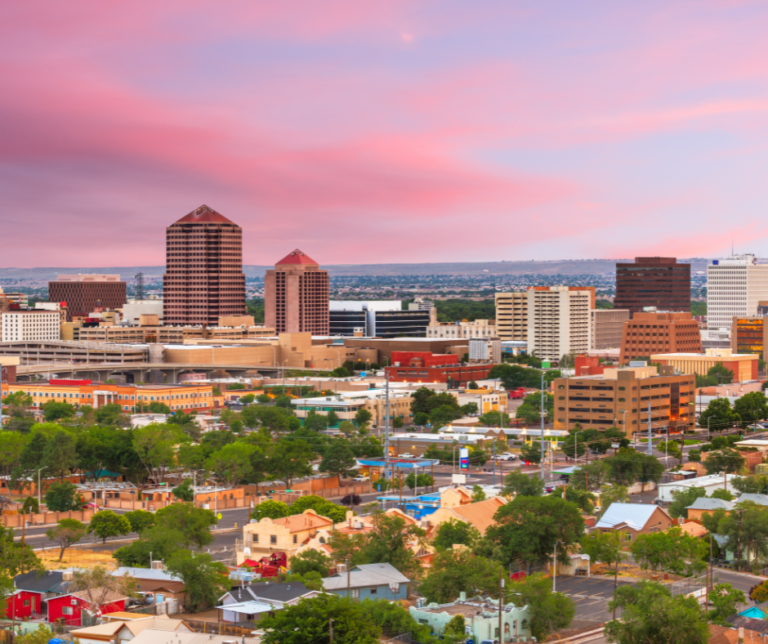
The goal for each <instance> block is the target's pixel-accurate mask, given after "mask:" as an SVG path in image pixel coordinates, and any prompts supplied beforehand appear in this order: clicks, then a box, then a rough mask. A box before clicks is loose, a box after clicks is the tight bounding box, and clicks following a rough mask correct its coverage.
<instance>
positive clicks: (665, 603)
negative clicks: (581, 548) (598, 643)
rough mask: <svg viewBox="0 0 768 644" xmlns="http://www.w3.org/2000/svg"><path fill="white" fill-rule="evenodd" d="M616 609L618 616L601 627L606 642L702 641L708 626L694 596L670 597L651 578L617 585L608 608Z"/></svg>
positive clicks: (659, 643)
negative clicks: (618, 586)
mask: <svg viewBox="0 0 768 644" xmlns="http://www.w3.org/2000/svg"><path fill="white" fill-rule="evenodd" d="M617 609H620V610H621V611H622V612H621V618H620V619H614V620H613V621H610V622H608V623H607V624H606V626H605V636H606V639H608V641H611V642H616V643H617V644H640V643H642V644H670V643H671V642H675V644H706V643H707V642H708V641H709V627H708V626H707V621H706V619H705V618H704V612H703V610H702V608H701V606H699V602H698V600H697V599H696V598H695V597H688V596H685V595H675V596H674V597H673V596H672V593H671V592H670V590H669V588H667V587H666V586H664V585H662V584H660V583H658V582H655V581H641V582H638V583H637V584H630V585H626V586H621V587H620V588H619V589H618V590H617V591H616V595H615V597H614V599H613V600H612V601H611V602H610V603H609V604H608V610H613V611H616V610H617Z"/></svg>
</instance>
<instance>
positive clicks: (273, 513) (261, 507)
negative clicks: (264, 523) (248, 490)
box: [251, 499, 288, 521]
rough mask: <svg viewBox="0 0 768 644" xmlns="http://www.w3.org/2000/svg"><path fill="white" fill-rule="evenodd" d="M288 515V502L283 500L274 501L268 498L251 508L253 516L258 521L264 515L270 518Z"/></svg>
mask: <svg viewBox="0 0 768 644" xmlns="http://www.w3.org/2000/svg"><path fill="white" fill-rule="evenodd" d="M287 516H288V504H287V503H283V502H282V501H273V500H272V499H267V500H266V501H262V502H261V503H258V504H257V505H256V507H254V508H253V510H251V518H252V519H256V521H261V520H262V519H263V518H264V517H269V518H270V519H282V518H283V517H287Z"/></svg>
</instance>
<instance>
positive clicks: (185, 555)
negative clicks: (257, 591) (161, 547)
mask: <svg viewBox="0 0 768 644" xmlns="http://www.w3.org/2000/svg"><path fill="white" fill-rule="evenodd" d="M166 567H167V568H168V572H170V573H173V574H175V575H177V576H178V577H179V578H181V580H182V581H183V582H184V591H185V595H184V597H185V598H184V605H185V607H186V609H187V610H188V611H189V612H190V613H200V612H202V611H206V610H209V609H210V608H212V607H214V606H216V605H217V604H218V600H219V597H221V596H222V595H223V594H224V593H226V592H227V591H228V590H229V589H230V587H231V586H230V584H228V583H227V582H228V576H229V571H228V570H227V567H226V566H225V565H224V564H223V563H221V562H220V561H214V560H213V558H212V557H211V555H209V554H206V553H202V552H200V553H192V552H190V551H189V550H179V551H178V552H176V553H175V554H174V555H173V556H172V557H171V558H170V559H169V560H168V562H167V563H166Z"/></svg>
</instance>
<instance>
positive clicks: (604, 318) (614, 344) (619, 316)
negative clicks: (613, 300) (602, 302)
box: [589, 309, 629, 350]
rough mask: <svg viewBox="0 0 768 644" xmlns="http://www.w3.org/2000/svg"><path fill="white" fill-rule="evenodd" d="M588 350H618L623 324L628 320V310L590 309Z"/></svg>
mask: <svg viewBox="0 0 768 644" xmlns="http://www.w3.org/2000/svg"><path fill="white" fill-rule="evenodd" d="M589 315H590V324H589V333H590V338H589V348H590V349H596V350H600V349H618V348H619V347H620V346H621V335H622V333H623V331H624V323H625V322H626V321H627V320H629V310H628V309H592V310H591V311H590V312H589Z"/></svg>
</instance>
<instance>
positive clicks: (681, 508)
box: [669, 487, 707, 519]
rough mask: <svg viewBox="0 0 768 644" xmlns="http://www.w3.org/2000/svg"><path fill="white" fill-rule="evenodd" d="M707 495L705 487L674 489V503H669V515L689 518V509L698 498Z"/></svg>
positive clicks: (674, 517)
mask: <svg viewBox="0 0 768 644" xmlns="http://www.w3.org/2000/svg"><path fill="white" fill-rule="evenodd" d="M702 496H707V491H706V490H705V489H704V488H703V487H689V488H682V489H679V490H673V491H672V503H670V504H669V516H671V517H672V518H673V519H679V518H680V517H683V518H684V519H687V518H688V510H687V508H689V507H690V506H692V505H693V504H694V503H695V502H696V499H698V498H699V497H702Z"/></svg>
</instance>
